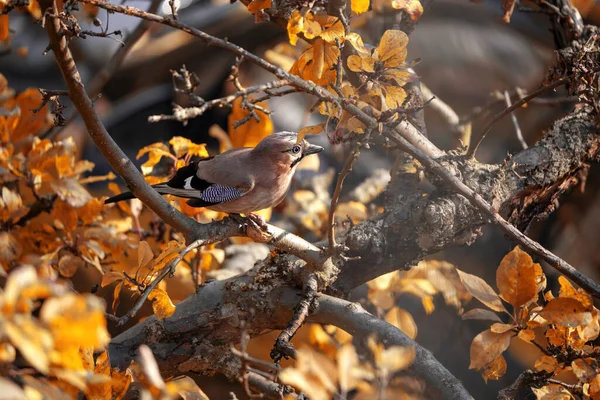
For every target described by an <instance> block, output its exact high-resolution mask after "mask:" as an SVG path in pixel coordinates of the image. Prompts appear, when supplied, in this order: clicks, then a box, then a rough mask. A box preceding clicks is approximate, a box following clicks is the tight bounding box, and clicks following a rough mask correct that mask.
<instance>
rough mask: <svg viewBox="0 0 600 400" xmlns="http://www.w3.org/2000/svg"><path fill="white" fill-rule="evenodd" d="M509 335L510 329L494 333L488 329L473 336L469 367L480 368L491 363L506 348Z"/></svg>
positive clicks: (508, 343)
mask: <svg viewBox="0 0 600 400" xmlns="http://www.w3.org/2000/svg"><path fill="white" fill-rule="evenodd" d="M511 335H512V333H511V332H510V331H507V332H504V333H494V332H492V331H490V330H489V329H488V330H485V331H483V332H481V333H480V334H479V335H477V336H475V339H473V342H472V343H471V364H470V365H469V369H481V368H484V367H485V366H487V365H488V364H491V363H492V362H493V361H494V360H495V359H497V358H498V357H499V356H500V355H501V354H502V353H503V352H504V351H505V350H506V349H508V346H509V345H510V337H511Z"/></svg>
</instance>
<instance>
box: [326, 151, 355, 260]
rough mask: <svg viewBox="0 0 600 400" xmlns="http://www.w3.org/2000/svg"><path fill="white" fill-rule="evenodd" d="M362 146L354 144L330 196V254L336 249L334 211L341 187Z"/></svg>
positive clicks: (328, 234)
mask: <svg viewBox="0 0 600 400" xmlns="http://www.w3.org/2000/svg"><path fill="white" fill-rule="evenodd" d="M362 146H363V142H358V143H356V146H355V147H354V150H352V153H350V155H349V156H348V158H347V159H346V163H345V164H344V167H343V168H342V170H341V171H340V174H339V175H338V179H337V182H336V183H335V190H334V191H333V196H331V204H330V206H329V222H328V227H329V230H328V233H327V237H328V239H329V252H330V254H333V253H334V252H335V251H336V248H337V244H336V241H335V210H336V208H337V205H338V201H339V199H340V193H341V192H342V186H343V185H344V180H345V179H346V176H348V174H350V172H351V171H352V167H353V166H354V163H355V162H356V160H358V157H359V156H360V149H361V148H362Z"/></svg>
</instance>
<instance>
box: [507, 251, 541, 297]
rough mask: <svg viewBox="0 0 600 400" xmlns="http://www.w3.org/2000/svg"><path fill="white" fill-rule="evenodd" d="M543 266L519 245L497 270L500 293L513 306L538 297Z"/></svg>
mask: <svg viewBox="0 0 600 400" xmlns="http://www.w3.org/2000/svg"><path fill="white" fill-rule="evenodd" d="M543 275H544V274H543V272H542V267H541V266H540V265H539V264H536V263H534V262H533V260H532V259H531V256H530V255H529V254H527V253H525V252H524V251H522V250H521V249H520V248H519V247H518V246H517V247H515V248H514V249H513V250H512V251H511V252H510V253H508V254H507V255H506V256H504V258H503V259H502V261H501V262H500V266H499V267H498V270H497V271H496V285H498V290H499V291H500V295H501V296H502V298H503V299H504V300H506V301H507V302H509V303H510V304H511V305H512V306H513V307H515V308H516V307H521V306H523V305H525V304H527V303H529V302H531V301H533V300H535V299H536V298H537V287H538V283H539V282H540V281H541V280H542V276H543Z"/></svg>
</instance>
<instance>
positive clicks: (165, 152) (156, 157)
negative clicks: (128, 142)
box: [135, 143, 174, 175]
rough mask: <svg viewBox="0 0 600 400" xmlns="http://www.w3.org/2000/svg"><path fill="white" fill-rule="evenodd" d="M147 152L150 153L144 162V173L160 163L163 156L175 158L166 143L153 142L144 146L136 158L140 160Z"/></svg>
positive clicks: (147, 172)
mask: <svg viewBox="0 0 600 400" xmlns="http://www.w3.org/2000/svg"><path fill="white" fill-rule="evenodd" d="M146 153H147V154H148V161H146V162H145V163H143V164H142V173H143V174H144V175H148V174H149V173H151V172H152V169H153V168H154V166H155V165H156V164H158V163H159V162H160V160H161V159H162V158H163V157H170V158H174V156H173V155H172V154H171V152H170V151H169V148H168V147H167V146H166V145H165V144H164V143H153V144H150V145H148V146H144V147H142V148H141V149H140V151H138V153H137V156H136V157H135V159H136V160H139V159H140V158H141V157H142V156H143V155H144V154H146Z"/></svg>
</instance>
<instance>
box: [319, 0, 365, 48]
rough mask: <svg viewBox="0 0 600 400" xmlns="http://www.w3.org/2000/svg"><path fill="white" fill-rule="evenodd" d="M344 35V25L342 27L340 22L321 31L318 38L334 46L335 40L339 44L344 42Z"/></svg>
mask: <svg viewBox="0 0 600 400" xmlns="http://www.w3.org/2000/svg"><path fill="white" fill-rule="evenodd" d="M358 1H366V2H367V3H368V2H369V0H358ZM367 7H368V4H367ZM345 34H346V32H345V31H344V25H342V22H341V21H337V22H335V23H334V24H333V25H331V26H330V27H329V28H327V29H325V30H323V31H322V32H321V34H320V35H319V36H320V37H321V39H323V40H324V41H326V42H327V43H331V44H335V42H336V40H337V41H339V42H342V41H343V40H344V35H345ZM315 36H316V35H315Z"/></svg>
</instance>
